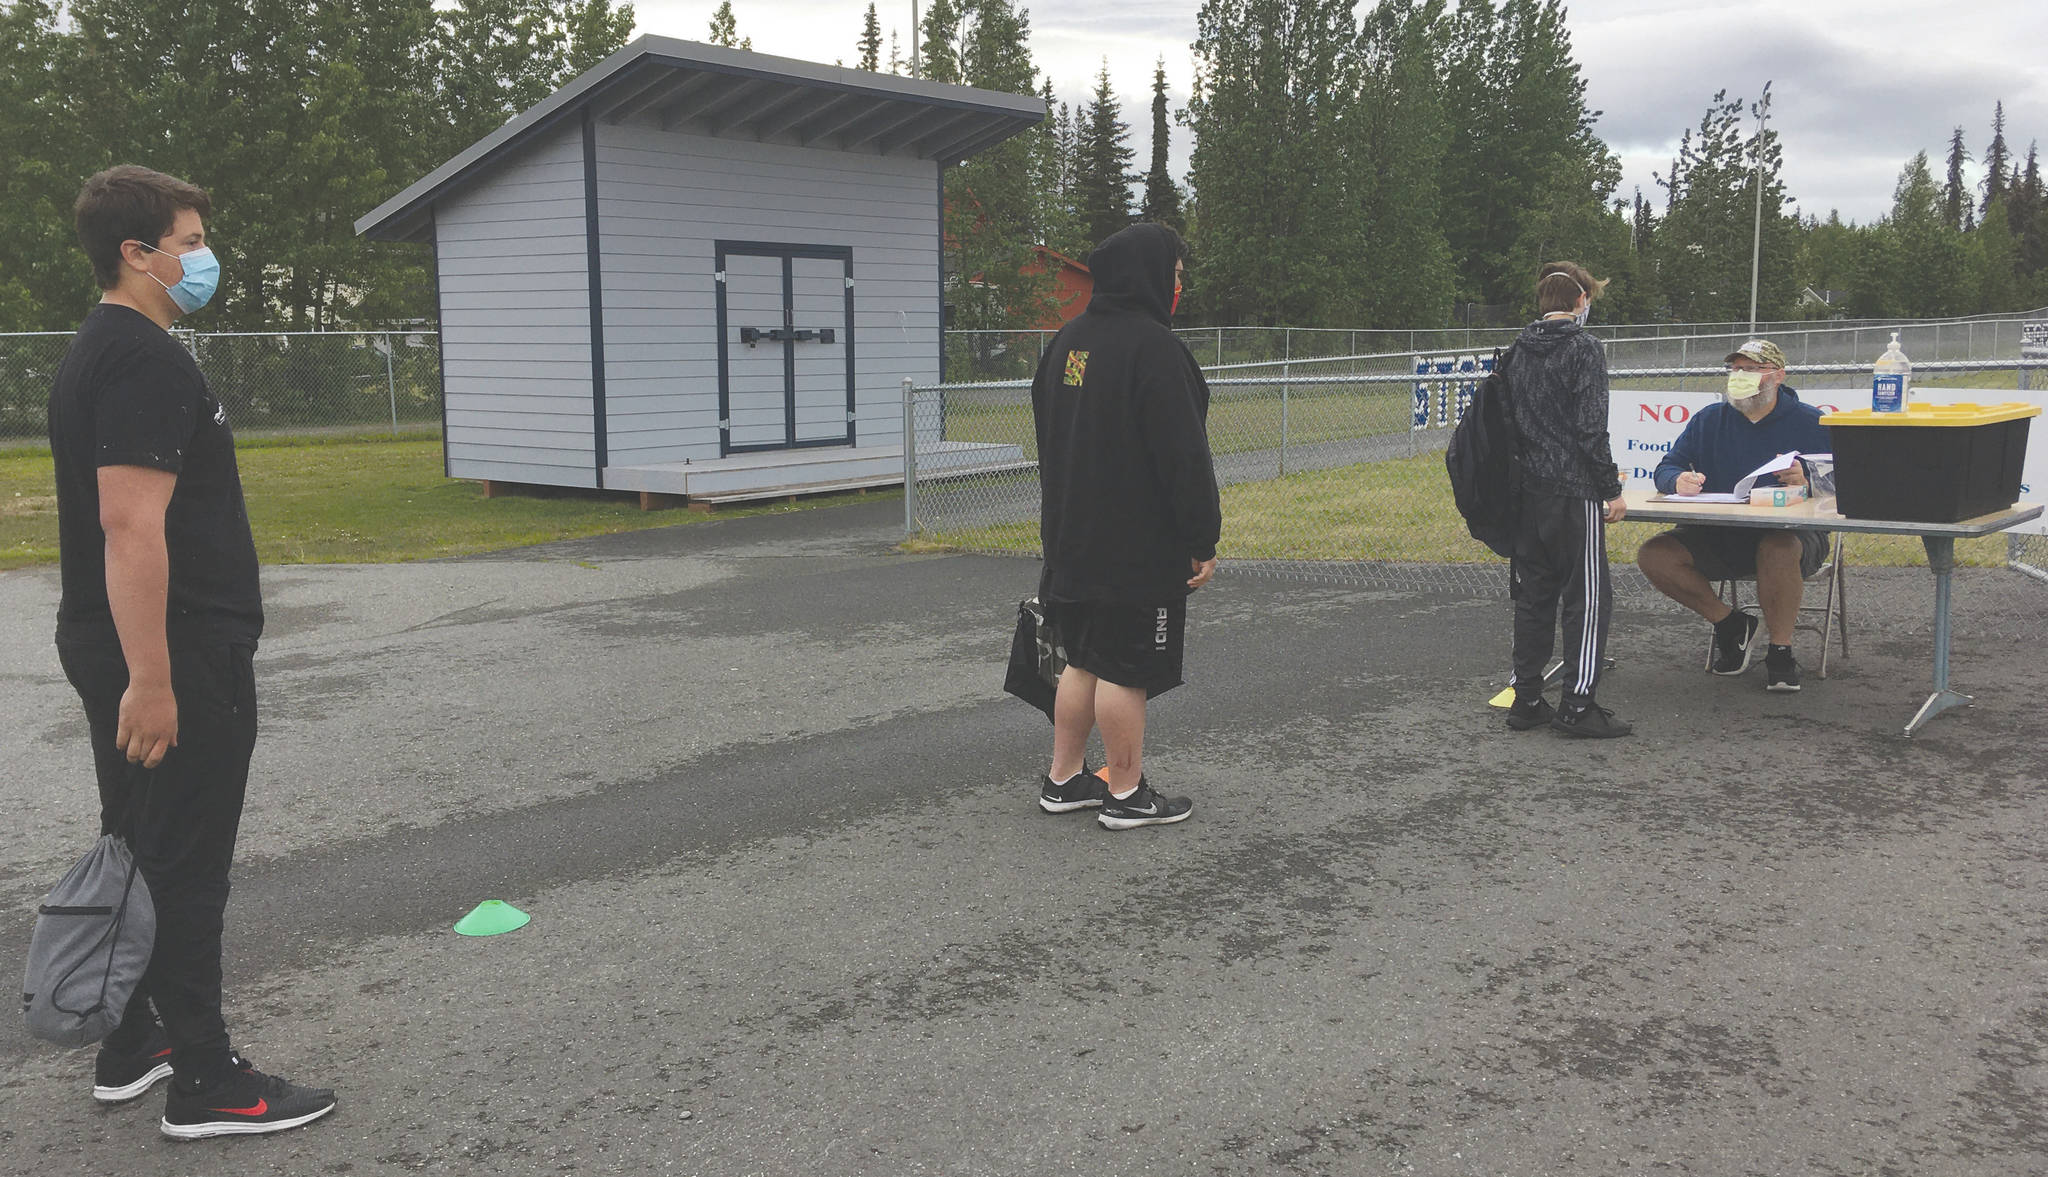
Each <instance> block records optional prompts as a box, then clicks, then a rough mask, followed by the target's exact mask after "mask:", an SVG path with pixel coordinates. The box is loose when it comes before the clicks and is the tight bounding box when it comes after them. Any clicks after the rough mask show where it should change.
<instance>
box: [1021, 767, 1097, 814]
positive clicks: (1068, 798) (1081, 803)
mask: <svg viewBox="0 0 2048 1177" xmlns="http://www.w3.org/2000/svg"><path fill="white" fill-rule="evenodd" d="M1108 794H1109V786H1108V785H1107V784H1105V783H1104V782H1103V779H1102V774H1101V772H1100V771H1099V770H1097V771H1091V770H1090V769H1089V768H1088V766H1087V765H1085V764H1084V765H1082V766H1081V771H1080V772H1077V773H1075V774H1074V777H1073V779H1072V780H1070V781H1067V782H1066V783H1065V784H1055V783H1053V779H1052V778H1051V777H1050V776H1047V777H1041V778H1039V786H1038V807H1039V808H1040V809H1043V810H1045V811H1046V812H1047V813H1072V812H1073V811H1074V810H1076V809H1092V808H1094V807H1095V806H1098V805H1101V804H1102V799H1103V798H1104V797H1105V796H1107V795H1108Z"/></svg>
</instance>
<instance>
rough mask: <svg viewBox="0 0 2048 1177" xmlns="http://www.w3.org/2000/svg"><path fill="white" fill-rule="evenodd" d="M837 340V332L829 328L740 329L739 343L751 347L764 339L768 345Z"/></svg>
mask: <svg viewBox="0 0 2048 1177" xmlns="http://www.w3.org/2000/svg"><path fill="white" fill-rule="evenodd" d="M837 338H838V334H837V332H835V331H834V329H833V328H831V327H819V328H815V329H814V328H810V327H802V328H795V327H742V328H740V342H741V343H744V344H746V345H747V346H748V347H753V346H754V345H755V344H756V343H759V342H760V341H762V340H764V339H765V340H767V341H768V342H770V343H782V342H785V341H788V342H793V343H803V342H806V341H808V340H812V339H815V340H817V341H818V342H819V343H832V342H834V341H836V340H837Z"/></svg>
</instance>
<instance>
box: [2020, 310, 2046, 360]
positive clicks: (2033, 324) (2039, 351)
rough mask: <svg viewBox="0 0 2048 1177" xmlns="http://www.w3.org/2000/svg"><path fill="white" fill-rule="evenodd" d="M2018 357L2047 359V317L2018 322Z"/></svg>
mask: <svg viewBox="0 0 2048 1177" xmlns="http://www.w3.org/2000/svg"><path fill="white" fill-rule="evenodd" d="M2020 358H2021V359H2023V360H2048V319H2035V320H2032V321H2030V322H2026V323H2021V324H2020Z"/></svg>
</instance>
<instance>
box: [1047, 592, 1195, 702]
mask: <svg viewBox="0 0 2048 1177" xmlns="http://www.w3.org/2000/svg"><path fill="white" fill-rule="evenodd" d="M1045 608H1046V614H1047V616H1048V617H1049V618H1050V619H1051V621H1052V623H1053V625H1054V627H1055V628H1057V629H1058V630H1059V633H1060V644H1061V645H1063V646H1065V647H1066V651H1067V664H1068V665H1069V666H1078V667H1080V668H1081V669H1083V670H1085V671H1087V672H1088V673H1090V674H1092V675H1094V676H1095V677H1097V678H1099V679H1102V680H1103V681H1105V682H1112V683H1115V684H1116V685H1118V686H1120V687H1138V688H1141V689H1143V690H1144V692H1145V694H1146V696H1147V697H1151V696H1155V695H1161V694H1164V693H1166V692H1167V691H1170V690H1172V689H1173V688H1175V687H1177V686H1179V685H1180V684H1181V681H1182V680H1181V677H1180V673H1181V647H1182V645H1183V643H1184V642H1185V640H1186V637H1187V627H1188V602H1187V598H1186V597H1179V598H1176V599H1174V600H1172V601H1168V602H1166V603H1164V604H1160V605H1122V604H1112V603H1110V602H1107V601H1049V602H1047V603H1046V607H1045Z"/></svg>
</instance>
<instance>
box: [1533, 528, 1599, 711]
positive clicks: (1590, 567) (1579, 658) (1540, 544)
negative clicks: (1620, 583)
mask: <svg viewBox="0 0 2048 1177" xmlns="http://www.w3.org/2000/svg"><path fill="white" fill-rule="evenodd" d="M1600 512H1601V505H1600V504H1599V503H1596V502H1594V501H1593V500H1591V499H1573V498H1561V497H1559V496H1556V495H1547V494H1536V493H1533V492H1531V493H1525V494H1524V495H1523V496H1522V518H1521V522H1520V524H1519V525H1518V527H1517V530H1516V532H1515V555H1514V575H1513V580H1514V585H1515V587H1514V597H1515V673H1514V677H1513V678H1512V679H1511V680H1510V681H1511V682H1512V683H1513V684H1514V686H1515V690H1516V693H1518V694H1533V693H1535V692H1536V691H1539V690H1541V689H1542V687H1543V664H1544V663H1545V662H1548V661H1550V651H1551V646H1552V644H1553V641H1554V639H1555V636H1556V630H1557V625H1558V621H1559V614H1560V612H1561V613H1562V615H1563V618H1562V619H1563V622H1564V666H1565V676H1564V690H1565V698H1566V700H1567V701H1570V702H1582V701H1585V700H1590V699H1591V698H1592V697H1593V691H1594V688H1596V687H1597V686H1598V685H1599V682H1600V663H1601V660H1602V659H1603V658H1605V657H1606V655H1607V622H1608V619H1609V617H1610V616H1612V614H1613V612H1614V586H1613V585H1612V584H1611V583H1610V582H1609V581H1608V578H1607V522H1606V520H1605V519H1603V518H1601V513H1600Z"/></svg>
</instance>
